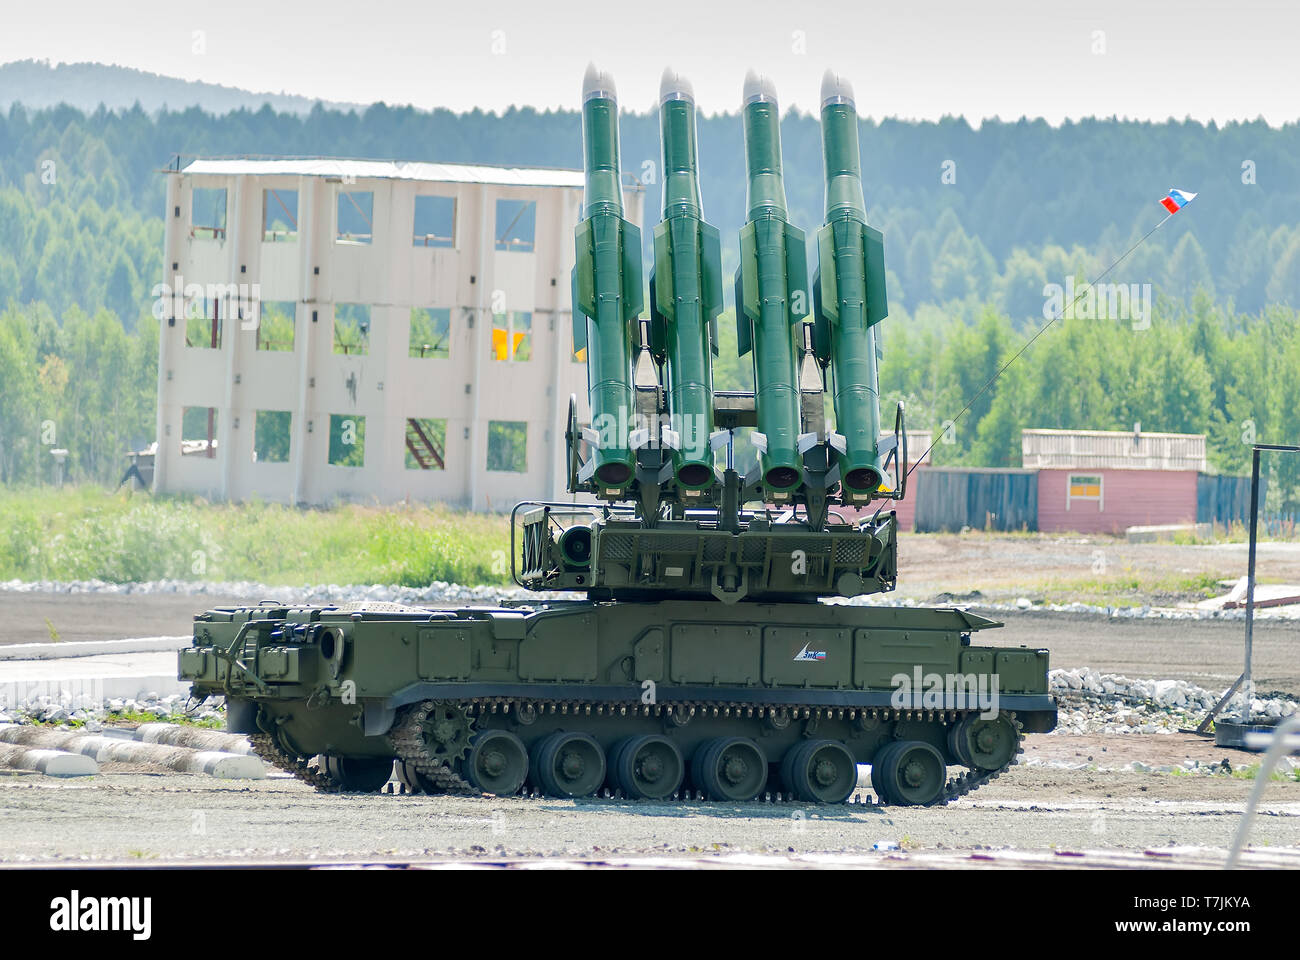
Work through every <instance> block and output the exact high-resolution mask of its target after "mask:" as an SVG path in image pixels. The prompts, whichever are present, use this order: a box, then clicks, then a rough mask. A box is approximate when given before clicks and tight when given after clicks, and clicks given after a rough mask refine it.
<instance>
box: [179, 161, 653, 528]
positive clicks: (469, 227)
mask: <svg viewBox="0 0 1300 960" xmlns="http://www.w3.org/2000/svg"><path fill="white" fill-rule="evenodd" d="M582 183H583V175H582V172H581V171H576V170H548V169H535V170H525V169H515V168H503V167H488V166H465V165H456V164H435V163H394V162H386V161H385V162H380V161H362V160H291V159H274V160H258V159H242V160H197V161H194V162H192V163H190V164H189V165H188V166H186V167H184V168H183V169H178V170H176V171H169V172H168V173H167V219H166V224H167V226H166V239H165V244H166V260H165V267H166V276H167V277H168V281H167V284H166V286H165V287H163V288H159V289H158V290H155V296H157V298H158V299H157V301H156V303H155V315H156V316H158V317H159V319H160V321H162V328H161V337H160V343H159V363H158V453H157V457H156V462H155V473H154V489H156V490H160V491H188V492H193V493H199V494H203V495H205V496H209V497H212V498H214V499H221V500H243V499H247V498H249V497H252V496H258V497H261V498H262V499H265V500H273V501H281V502H287V503H302V504H327V503H331V502H334V501H336V500H359V501H372V502H373V501H378V502H383V503H388V502H393V501H397V500H402V499H405V498H408V497H409V498H411V499H412V500H438V501H444V502H446V503H449V504H452V505H455V506H459V507H469V508H472V509H475V510H507V509H509V508H510V507H511V506H512V505H513V504H514V502H515V501H516V500H520V499H524V498H556V497H563V496H564V495H565V481H564V471H565V457H564V449H563V446H564V440H563V433H564V426H563V424H564V419H565V417H566V415H567V409H568V401H569V396H570V394H576V395H577V396H578V401H579V416H580V417H583V418H584V419H585V416H586V402H587V396H586V394H587V380H586V365H585V364H584V363H582V362H581V361H580V360H579V359H578V358H576V357H575V356H574V354H573V335H572V320H571V303H570V286H569V275H570V271H571V269H572V267H573V250H574V246H573V229H574V226H575V225H576V223H577V219H578V214H579V208H580V206H581V201H582ZM626 205H627V210H628V217H629V219H631V220H633V221H634V222H636V223H640V222H641V220H642V212H643V193H642V191H641V190H640V189H639V188H636V187H629V188H628V190H627V193H626Z"/></svg>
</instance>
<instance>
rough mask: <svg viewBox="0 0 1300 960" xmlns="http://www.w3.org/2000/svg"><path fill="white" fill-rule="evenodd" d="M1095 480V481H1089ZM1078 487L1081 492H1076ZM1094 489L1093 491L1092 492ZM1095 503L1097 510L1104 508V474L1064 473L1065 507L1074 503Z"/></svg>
mask: <svg viewBox="0 0 1300 960" xmlns="http://www.w3.org/2000/svg"><path fill="white" fill-rule="evenodd" d="M1093 480H1095V481H1096V483H1092V482H1090V481H1093ZM1076 487H1078V488H1079V489H1081V490H1082V491H1083V492H1081V493H1076V492H1075V488H1076ZM1094 490H1095V492H1094ZM1076 502H1077V503H1095V504H1096V505H1097V512H1098V513H1102V512H1104V511H1105V509H1106V476H1105V474H1102V473H1067V474H1066V475H1065V509H1066V510H1067V511H1068V510H1069V509H1070V506H1071V505H1072V504H1074V503H1076Z"/></svg>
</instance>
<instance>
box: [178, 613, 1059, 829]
mask: <svg viewBox="0 0 1300 960" xmlns="http://www.w3.org/2000/svg"><path fill="white" fill-rule="evenodd" d="M379 606H380V607H381V609H375V608H374V607H375V605H373V604H370V605H365V604H363V605H360V606H359V607H358V608H357V609H347V608H332V607H324V608H322V607H312V608H302V609H287V608H273V607H269V606H264V607H254V608H240V609H226V610H215V611H212V612H210V613H207V614H205V615H203V616H202V617H201V618H200V619H199V621H198V622H197V623H196V625H195V646H194V648H193V649H190V650H186V651H184V652H183V653H182V655H181V674H182V676H184V677H186V678H188V679H191V680H192V681H193V682H194V684H195V692H196V693H199V694H202V693H206V692H217V691H220V692H224V693H226V694H227V696H228V698H229V699H228V710H229V716H230V726H231V728H232V729H242V730H245V731H247V732H249V733H252V734H254V735H255V736H256V737H257V743H258V745H259V746H260V747H261V748H262V749H263V750H264V751H268V752H267V753H265V754H264V755H266V756H267V758H268V759H272V760H273V761H275V762H279V763H280V764H281V765H283V766H285V767H286V768H287V769H291V770H293V771H294V772H299V773H301V774H303V775H304V776H306V777H307V778H308V779H310V780H312V782H314V783H317V784H318V785H321V786H323V787H326V788H343V789H349V790H378V789H380V787H381V786H382V785H383V784H384V782H385V781H387V780H388V779H389V772H390V770H391V769H392V767H393V763H392V761H393V759H394V758H396V759H397V760H398V761H399V770H400V771H401V772H402V773H403V775H404V777H405V779H406V780H407V781H408V783H409V784H411V785H412V786H419V787H421V788H423V789H426V790H430V791H435V792H440V791H453V792H475V793H477V792H480V791H482V792H487V793H494V794H500V795H512V794H515V793H518V792H520V791H521V790H524V789H528V788H532V789H536V790H538V791H540V792H544V793H547V794H552V795H560V796H585V795H590V794H595V793H597V792H602V791H603V790H605V789H608V790H610V791H621V792H622V794H623V795H624V796H627V797H631V798H638V797H641V798H650V799H661V798H667V797H672V796H681V795H686V794H703V795H705V796H707V797H709V798H712V799H715V800H731V801H738V800H750V799H753V798H754V797H757V796H759V795H761V794H768V793H776V792H781V793H783V794H784V795H787V796H792V797H795V798H797V799H801V800H808V801H822V802H827V803H838V802H841V801H843V800H845V799H846V798H848V797H849V796H850V794H851V793H852V791H853V790H854V788H855V786H856V784H857V767H856V765H857V764H868V763H869V764H872V765H873V773H874V776H873V786H874V787H875V789H876V791H877V794H878V796H879V797H880V798H882V799H883V800H885V801H886V802H893V803H922V804H924V803H937V802H943V801H945V800H947V799H950V798H952V797H954V796H958V795H961V794H962V793H965V792H968V791H969V790H970V789H971V788H972V787H974V786H978V785H979V784H980V783H982V782H984V781H986V780H988V779H991V778H992V777H993V776H996V775H997V774H998V773H999V772H1001V771H1002V770H1003V769H1005V768H1006V767H1007V766H1008V765H1009V764H1010V763H1011V762H1012V761H1013V760H1014V759H1015V756H1016V753H1017V751H1018V748H1019V740H1020V736H1021V735H1022V733H1024V732H1032V731H1035V730H1042V729H1045V728H1050V726H1051V724H1052V722H1053V721H1054V719H1055V708H1054V706H1053V705H1052V703H1051V700H1050V698H1049V696H1048V695H1047V693H1046V690H1045V684H1044V678H1045V673H1046V654H1045V653H1044V652H1043V651H1038V650H1026V649H1020V648H1014V649H1009V648H995V647H980V646H974V645H972V644H971V634H972V631H976V630H979V629H981V628H985V627H991V626H996V624H994V623H992V622H991V621H988V620H985V619H983V618H981V617H978V616H975V615H973V614H971V613H968V612H963V611H960V610H939V609H935V610H916V609H908V608H875V607H860V606H847V605H827V604H817V603H813V604H790V603H777V604H765V603H755V604H753V605H746V606H744V607H743V608H740V609H738V608H737V607H732V606H728V605H724V604H720V603H717V602H715V601H707V600H699V601H673V600H663V601H658V602H628V601H616V602H591V601H576V602H564V601H560V602H551V603H540V604H535V605H529V606H520V607H509V608H499V609H490V608H459V609H455V610H448V611H429V610H414V609H404V608H392V609H382V607H383V606H384V605H379ZM918 671H919V672H920V674H921V675H922V676H937V677H941V678H943V677H948V676H955V675H965V676H967V677H974V678H976V680H975V681H974V682H973V683H971V684H969V685H968V686H966V687H964V688H963V689H961V690H956V689H949V690H947V691H945V692H943V693H939V692H938V691H935V690H932V691H931V694H932V695H931V696H930V697H929V698H927V697H926V696H925V691H924V690H915V691H913V694H914V695H908V696H906V697H904V696H900V695H899V689H898V688H899V684H898V683H897V682H896V681H895V677H896V676H898V675H900V674H903V675H907V677H908V678H909V680H910V679H911V678H912V677H913V676H915V675H916V673H917V672H918ZM994 676H996V677H997V678H998V693H997V696H998V703H997V711H996V714H993V715H992V716H990V717H989V718H988V719H980V713H981V709H980V707H981V704H980V703H979V702H978V699H977V696H978V693H979V680H978V678H979V677H984V678H986V682H987V680H988V678H991V677H994ZM972 688H973V689H972ZM990 689H991V688H990ZM913 704H915V706H913ZM985 706H987V703H986V704H985ZM985 712H987V713H990V714H992V713H993V712H992V711H985ZM317 756H319V758H318V759H317V760H315V761H314V762H312V763H310V764H309V763H308V762H307V761H308V760H309V758H313V757H317ZM953 764H961V765H964V766H966V767H967V768H968V769H967V771H965V772H963V775H961V776H957V777H955V778H952V779H949V778H948V777H947V774H946V768H947V767H948V766H949V765H953Z"/></svg>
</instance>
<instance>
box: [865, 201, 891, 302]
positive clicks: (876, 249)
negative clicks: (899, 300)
mask: <svg viewBox="0 0 1300 960" xmlns="http://www.w3.org/2000/svg"><path fill="white" fill-rule="evenodd" d="M862 249H863V253H864V256H865V259H866V280H867V303H866V308H867V309H866V313H867V326H871V325H872V324H875V323H879V322H880V321H881V320H883V319H885V317H887V316H888V315H889V300H888V296H887V294H886V291H885V235H884V234H883V233H881V232H880V231H879V230H877V229H876V228H875V227H868V226H866V225H865V224H864V225H863V227H862Z"/></svg>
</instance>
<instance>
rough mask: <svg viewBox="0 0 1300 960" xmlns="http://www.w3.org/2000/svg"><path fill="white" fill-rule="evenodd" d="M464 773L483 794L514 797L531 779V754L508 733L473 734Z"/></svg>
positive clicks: (480, 732) (482, 731)
mask: <svg viewBox="0 0 1300 960" xmlns="http://www.w3.org/2000/svg"><path fill="white" fill-rule="evenodd" d="M464 773H465V779H467V780H468V781H469V782H470V783H472V784H473V785H474V786H475V787H476V788H477V789H479V790H482V791H483V792H484V793H492V794H496V795H497V796H498V797H509V796H513V795H514V794H516V793H518V792H519V788H520V787H522V786H523V785H524V780H526V779H527V778H528V751H527V750H526V749H525V748H524V742H523V741H522V740H520V739H519V738H518V737H517V736H515V735H514V734H513V733H511V732H510V731H508V730H481V731H479V732H478V733H476V734H474V739H473V741H472V743H471V745H470V748H469V756H468V757H466V758H465V763H464Z"/></svg>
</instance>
